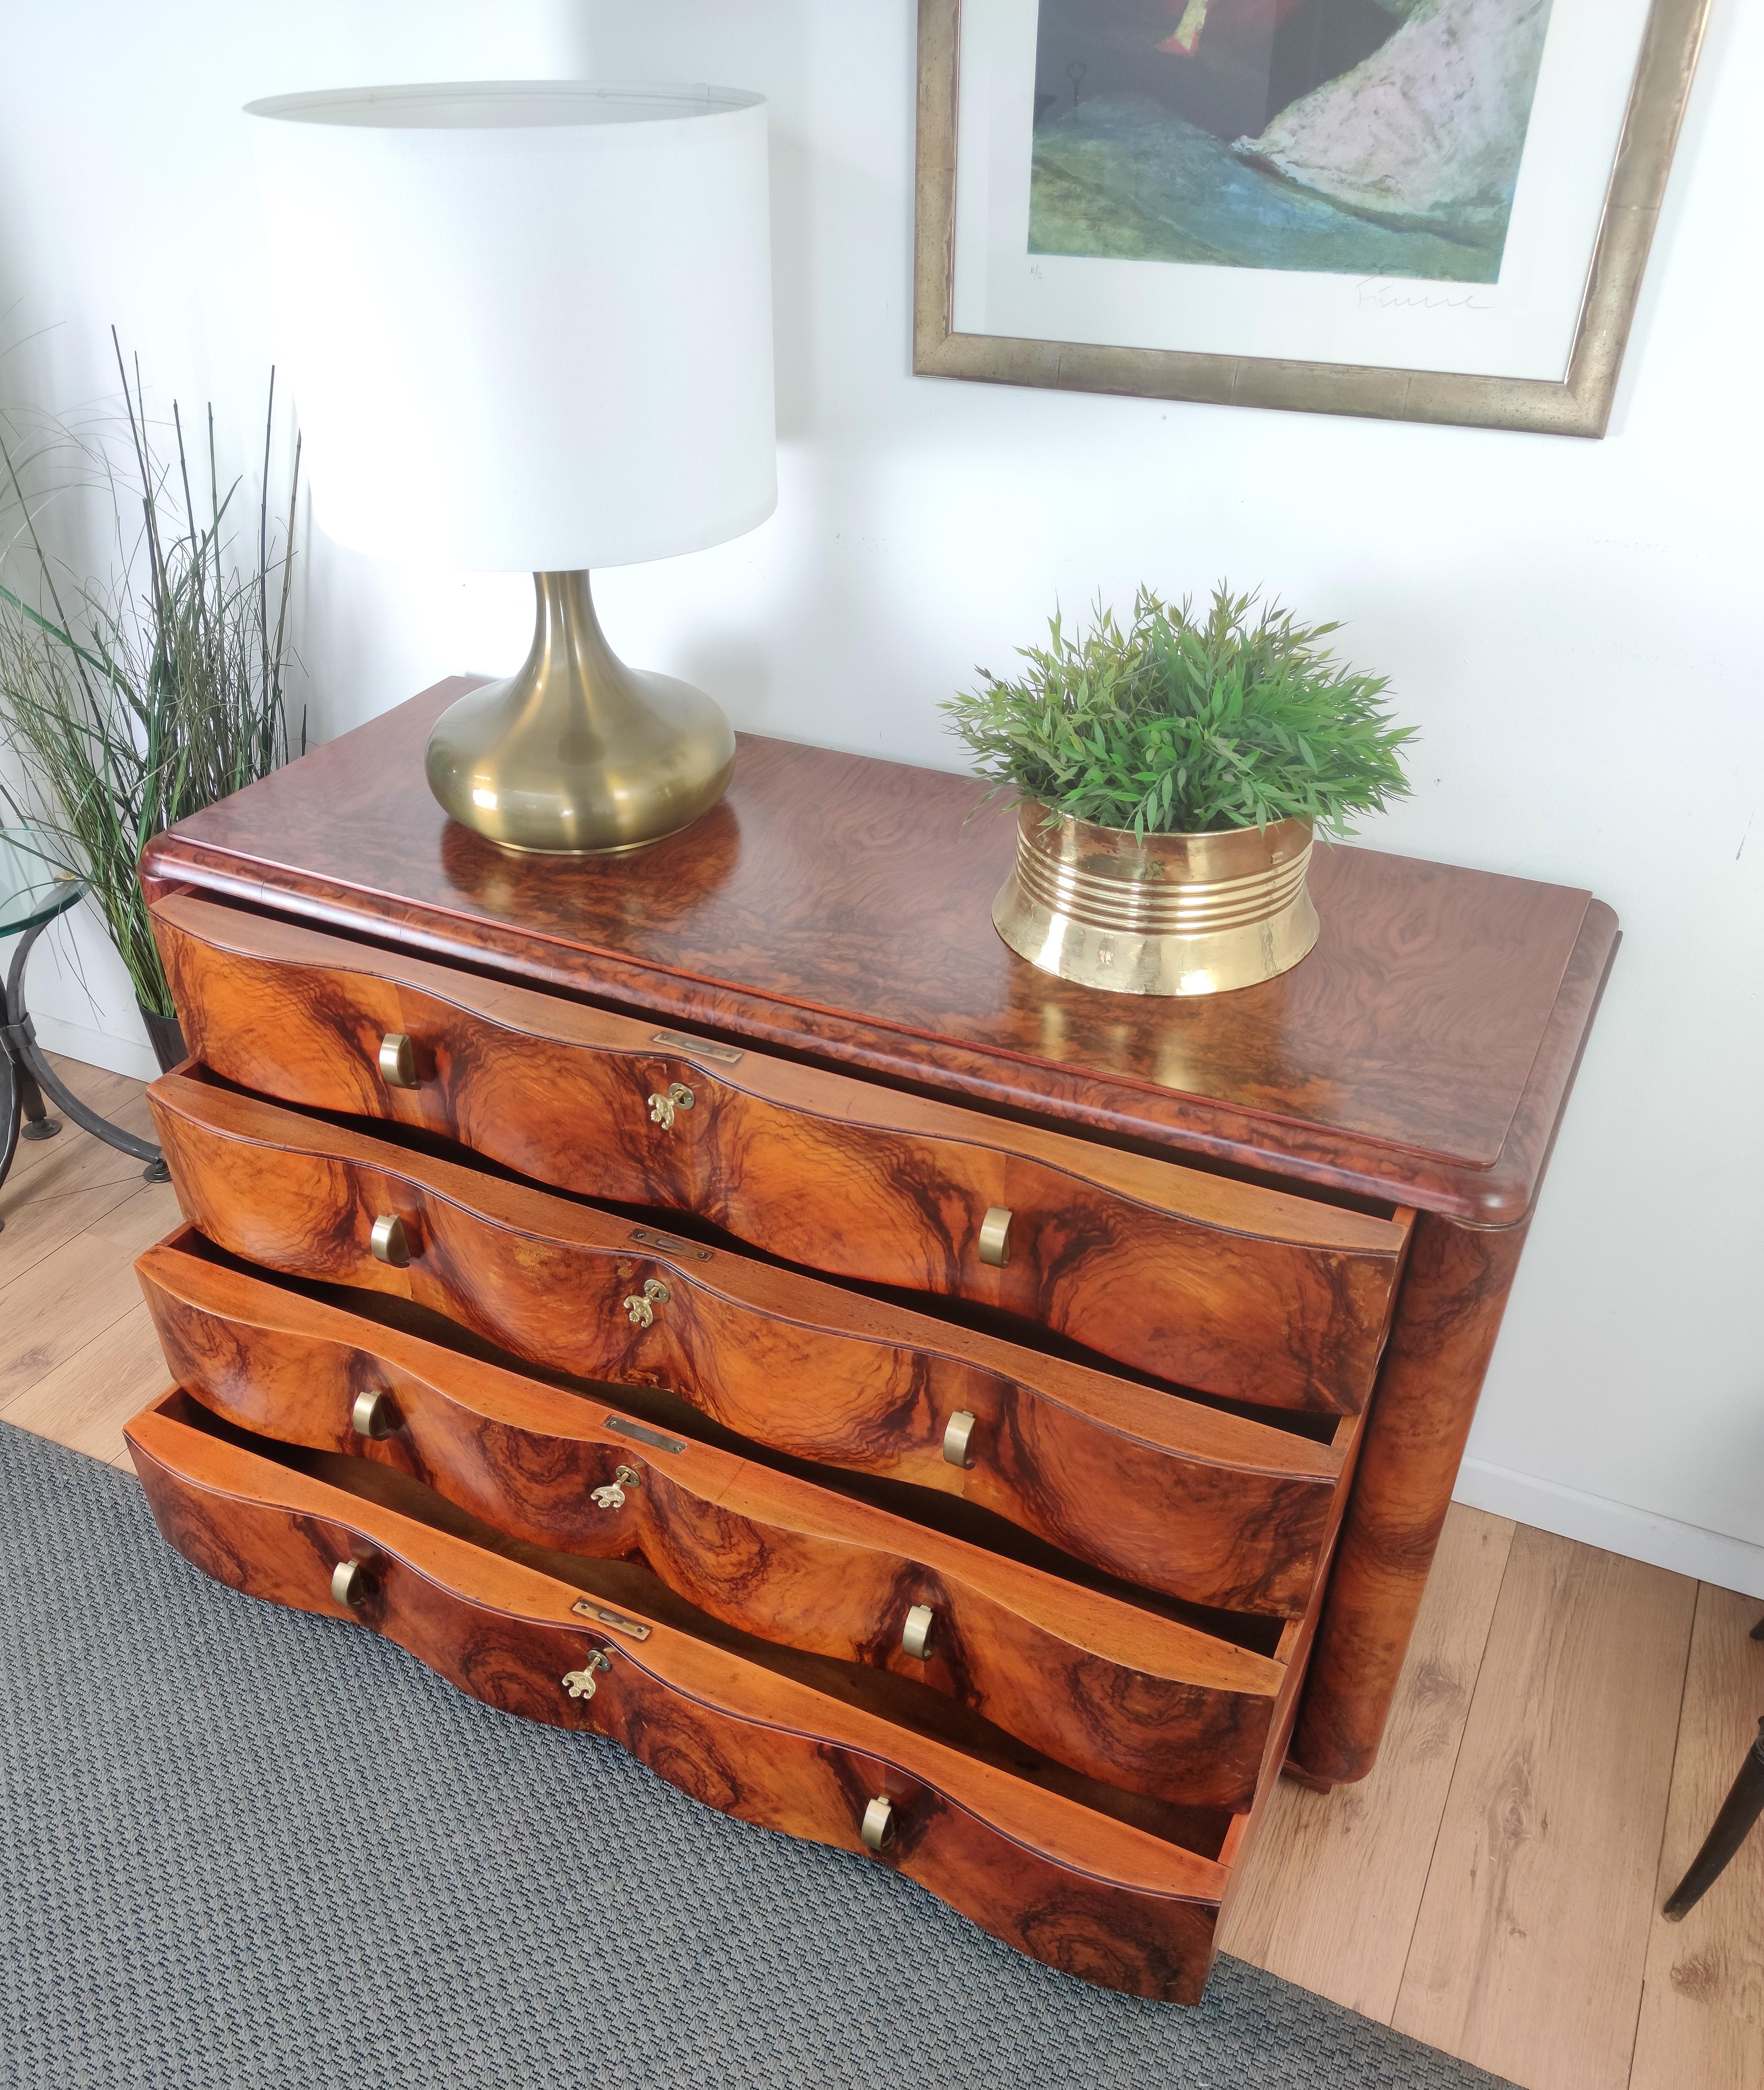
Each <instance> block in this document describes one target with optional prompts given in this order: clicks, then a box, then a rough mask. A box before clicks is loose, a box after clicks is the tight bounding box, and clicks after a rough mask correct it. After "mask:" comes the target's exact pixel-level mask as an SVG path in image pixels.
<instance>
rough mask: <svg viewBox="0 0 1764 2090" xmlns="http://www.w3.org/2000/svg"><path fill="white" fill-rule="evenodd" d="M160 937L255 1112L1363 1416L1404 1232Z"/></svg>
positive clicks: (1174, 1368)
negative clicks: (368, 1121) (385, 1055)
mask: <svg viewBox="0 0 1764 2090" xmlns="http://www.w3.org/2000/svg"><path fill="white" fill-rule="evenodd" d="M154 922H155V928H156V933H157V936H158V938H159V942H160V946H161V950H162V952H163V953H164V955H165V959H166V970H167V973H168V974H169V975H170V979H171V982H172V986H173V991H174V995H175V997H176V1000H177V1004H178V1008H179V1015H180V1017H182V1019H183V1026H184V1031H185V1034H186V1036H187V1039H188V1040H189V1043H190V1046H191V1051H192V1052H193V1053H194V1054H195V1055H196V1057H197V1058H199V1059H200V1060H203V1061H204V1063H205V1064H207V1065H209V1066H210V1067H212V1068H213V1069H215V1071H216V1072H217V1073H221V1074H222V1075H224V1076H225V1077H226V1078H227V1079H228V1080H230V1081H234V1082H239V1083H240V1084H241V1085H242V1086H245V1087H247V1088H250V1089H254V1090H259V1091H260V1092H262V1093H264V1094H268V1095H272V1096H275V1097H278V1098H279V1099H282V1100H285V1101H287V1102H290V1103H301V1104H304V1105H307V1106H308V1107H313V1108H317V1109H325V1110H334V1111H340V1112H350V1113H352V1114H355V1115H359V1116H373V1117H382V1118H388V1119H393V1120H397V1121H398V1122H399V1123H401V1124H405V1125H417V1126H421V1127H423V1128H424V1129H427V1130H429V1131H431V1132H435V1133H442V1134H445V1136H446V1137H449V1138H450V1139H454V1140H457V1141H458V1142H462V1143H463V1145H465V1146H469V1147H471V1148H472V1149H474V1150H475V1151H477V1152H479V1153H480V1154H483V1155H486V1156H487V1157H488V1158H490V1159H493V1160H495V1161H497V1162H499V1163H502V1164H504V1165H505V1166H506V1167H509V1168H514V1169H518V1171H520V1172H522V1173H523V1175H527V1176H531V1177H533V1178H535V1179H536V1180H538V1181H540V1182H544V1183H551V1184H554V1185H557V1186H558V1187H559V1188H561V1189H568V1190H573V1191H576V1192H579V1193H583V1194H586V1195H589V1196H592V1197H596V1198H609V1199H612V1200H613V1201H615V1202H622V1203H631V1204H639V1205H647V1206H669V1207H672V1208H673V1209H675V1210H678V1211H691V1212H693V1213H695V1214H697V1215H699V1216H700V1217H701V1218H703V1219H708V1220H710V1221H712V1222H714V1223H716V1225H718V1226H720V1227H721V1228H725V1229H726V1230H727V1231H728V1232H730V1233H732V1234H734V1235H735V1236H738V1238H740V1239H741V1240H742V1241H748V1242H751V1243H752V1244H753V1245H755V1246H757V1247H759V1248H762V1249H765V1250H766V1252H767V1253H768V1254H772V1255H776V1256H779V1257H781V1258H785V1260H787V1261H789V1262H796V1263H799V1264H802V1265H806V1266H807V1267H809V1268H811V1269H814V1270H820V1271H831V1272H834V1273H836V1274H837V1275H842V1276H850V1277H856V1278H860V1279H865V1280H867V1281H869V1282H872V1283H876V1284H888V1285H895V1286H901V1287H904V1288H908V1289H911V1290H916V1291H922V1292H931V1293H934V1294H938V1295H942V1296H945V1297H956V1298H962V1299H966V1300H970V1301H975V1302H977V1303H979V1304H981V1305H988V1306H994V1307H997V1308H1000V1309H1004V1310H1005V1311H1007V1312H1009V1313H1012V1314H1017V1315H1019V1316H1021V1317H1022V1318H1024V1319H1025V1320H1026V1321H1028V1322H1033V1323H1035V1324H1036V1325H1038V1326H1041V1327H1048V1328H1051V1329H1053V1330H1056V1331H1058V1332H1059V1333H1060V1334H1061V1335H1066V1336H1069V1337H1070V1338H1071V1339H1072V1340H1074V1341H1076V1342H1078V1343H1082V1344H1086V1346H1088V1347H1089V1348H1092V1349H1095V1350H1096V1351H1098V1352H1100V1353H1101V1354H1102V1355H1104V1357H1112V1358H1115V1359H1116V1360H1118V1361H1121V1362H1122V1363H1125V1364H1129V1365H1134V1366H1135V1367H1136V1368H1137V1369H1138V1370H1144V1371H1147V1372H1151V1373H1153V1374H1156V1375H1157V1376H1158V1377H1160V1378H1166V1379H1170V1380H1173V1381H1177V1382H1178V1383H1181V1384H1183V1385H1185V1386H1191V1387H1197V1388H1198V1389H1200V1390H1201V1391H1205V1392H1208V1393H1213V1394H1220V1395H1227V1396H1228V1397H1230V1398H1233V1399H1236V1400H1246V1401H1254V1402H1261V1403H1266V1404H1274V1405H1280V1406H1287V1407H1297V1408H1319V1409H1323V1410H1327V1411H1331V1412H1334V1413H1352V1412H1354V1411H1356V1410H1357V1408H1359V1407H1360V1406H1361V1405H1362V1404H1363V1403H1364V1401H1365V1400H1366V1396H1367V1395H1368V1394H1369V1393H1370V1390H1371V1385H1372V1379H1373V1374H1374V1372H1375V1369H1376V1365H1377V1361H1378V1357H1379V1351H1380V1349H1381V1348H1382V1345H1383V1340H1384V1335H1385V1331H1386V1329H1387V1327H1388V1321H1389V1316H1390V1309H1391V1302H1392V1297H1393V1294H1394V1290H1395V1286H1396V1278H1397V1275H1398V1271H1399V1268H1400V1262H1401V1258H1402V1254H1403V1250H1404V1247H1405V1243H1406V1241H1407V1237H1408V1229H1407V1223H1406V1221H1405V1220H1398V1219H1381V1218H1377V1217H1374V1216H1370V1215H1366V1214H1362V1213H1359V1212H1354V1211H1346V1210H1344V1209H1341V1208H1340V1207H1337V1206H1332V1205H1327V1204H1324V1203H1322V1202H1316V1201H1313V1200H1310V1199H1307V1198H1297V1197H1293V1196H1290V1195H1288V1194H1286V1193H1281V1192H1278V1191H1274V1190H1270V1189H1263V1188H1260V1187H1258V1186H1255V1185H1248V1184H1241V1183H1236V1182H1232V1181H1229V1180H1225V1179H1224V1178H1221V1177H1218V1176H1208V1175H1206V1174H1204V1173H1203V1172H1200V1171H1199V1170H1196V1169H1191V1168H1183V1167H1181V1166H1179V1165H1177V1164H1176V1163H1169V1162H1164V1161H1157V1160H1151V1159H1145V1158H1142V1157H1141V1156H1138V1155H1129V1154H1123V1153H1120V1152H1117V1151H1116V1150H1112V1149H1110V1148H1107V1147H1102V1146H1095V1145H1093V1144H1091V1143H1090V1142H1086V1141H1083V1140H1079V1139H1073V1138H1071V1137H1067V1136H1065V1135H1064V1134H1061V1133H1048V1132H1043V1131H1040V1130H1039V1129H1034V1128H1030V1127H1027V1126H1018V1125H1010V1124H1008V1123H1005V1122H1003V1121H1001V1120H995V1119H992V1118H988V1117H986V1116H983V1115H981V1114H980V1113H979V1112H972V1111H967V1110H964V1109H961V1108H959V1107H955V1106H953V1105H949V1104H943V1103H932V1102H927V1101H923V1100H922V1099H918V1098H915V1097H912V1096H907V1095H903V1094H899V1093H897V1092H896V1091H894V1090H888V1089H887V1088H884V1087H882V1086H878V1085H876V1084H874V1083H871V1082H858V1081H854V1080H853V1079H851V1078H850V1077H847V1076H844V1075H839V1074H833V1073H825V1072H822V1071H820V1070H817V1069H811V1068H807V1067H800V1066H796V1065H794V1064H789V1063H787V1062H784V1061H781V1060H773V1059H770V1058H768V1057H767V1056H765V1055H764V1054H762V1053H758V1052H753V1051H734V1049H733V1048H731V1047H726V1046H721V1045H716V1044H714V1043H711V1042H709V1041H708V1040H699V1041H695V1040H693V1039H686V1038H682V1037H679V1036H678V1035H676V1034H673V1033H670V1032H657V1031H656V1030H655V1028H654V1026H650V1025H645V1024H643V1023H640V1022H637V1021H632V1020H631V1019H630V1018H628V1017H617V1016H613V1015H610V1014H607V1013H603V1012H601V1011H600V1010H597V1009H592V1008H585V1007H583V1006H580V1005H579V1004H575V1003H574V1002H570V1001H566V1000H563V999H562V998H561V997H560V996H553V995H548V994H544V993H541V992H539V991H536V990H534V989H531V988H528V987H514V986H510V985H507V984H504V983H498V982H493V981H487V980H483V979H480V978H475V977H474V976H472V975H471V974H465V973H460V972H457V971H455V970H453V969H451V968H450V967H445V966H441V965H432V964H430V963H428V961H424V960H421V959H417V958H413V957H405V956H403V955H402V954H396V953H386V952H382V951H377V950H372V949H368V948H364V947H362V946H359V945H356V944H351V943H349V942H348V941H346V940H344V939H342V938H338V937H333V936H329V935H324V934H322V933H321V932H319V931H313V930H308V929H303V928H298V927H293V926H291V925H290V924H287V923H284V922H277V921H274V920H272V919H269V918H265V917H263V916H259V915H253V914H247V913H244V912H243V911H241V910H234V909H230V908H225V907H221V906H218V905H215V904H214V903H213V902H212V901H201V900H197V899H194V898H192V897H189V896H188V895H184V894H174V895H172V896H170V897H166V898H165V899H162V900H161V901H159V902H157V905H156V906H155V910H154ZM389 1038H392V1039H405V1040H407V1041H408V1060H407V1064H406V1065H405V1066H404V1067H403V1068H402V1069H400V1067H399V1066H398V1064H396V1060H397V1055H396V1052H394V1054H393V1055H392V1056H391V1060H390V1062H389V1065H388V1067H387V1069H384V1070H383V1069H382V1066H381V1047H382V1045H383V1043H385V1040H386V1039H389ZM989 1219H990V1222H991V1223H990V1226H989V1223H988V1222H989ZM1000 1258H1001V1259H1000Z"/></svg>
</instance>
